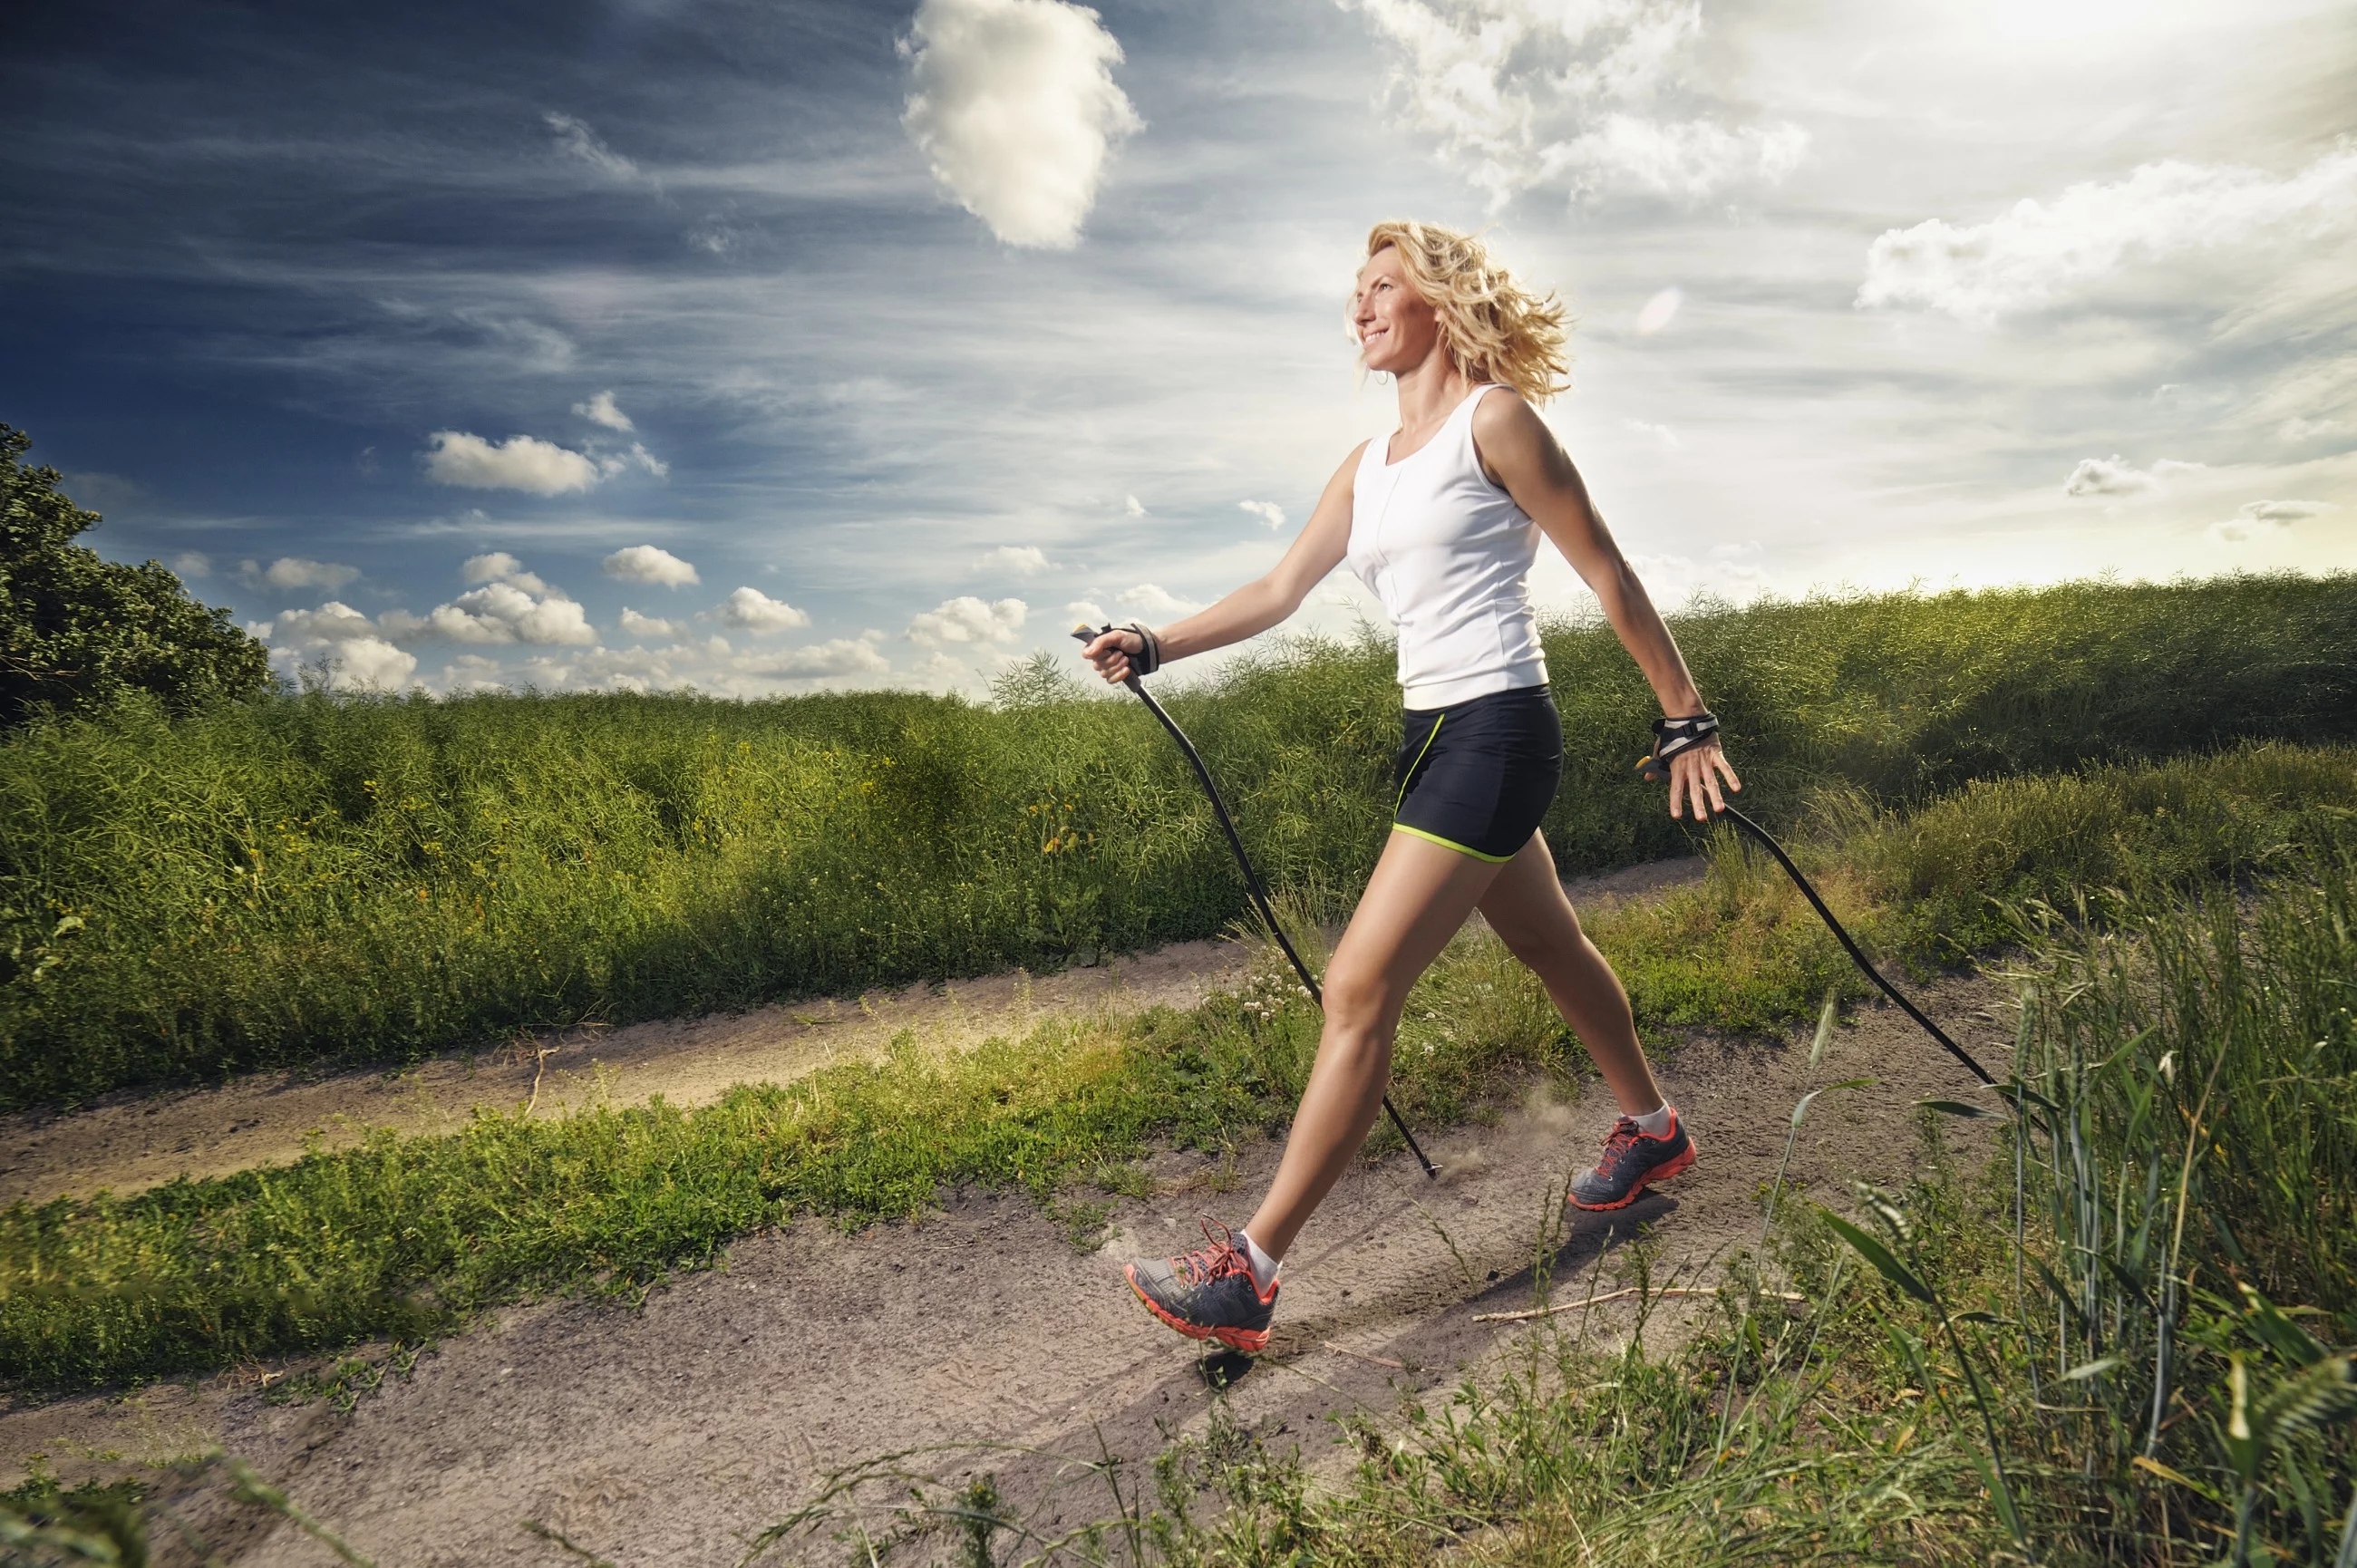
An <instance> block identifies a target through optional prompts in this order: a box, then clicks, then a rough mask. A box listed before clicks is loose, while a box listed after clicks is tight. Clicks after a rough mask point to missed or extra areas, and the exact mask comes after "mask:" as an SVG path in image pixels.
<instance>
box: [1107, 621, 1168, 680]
mask: <svg viewBox="0 0 2357 1568" xmlns="http://www.w3.org/2000/svg"><path fill="white" fill-rule="evenodd" d="M1105 629H1106V630H1107V631H1134V632H1135V633H1137V639H1138V640H1139V641H1140V642H1143V643H1144V644H1146V647H1145V649H1144V650H1142V651H1140V652H1136V653H1133V654H1131V655H1130V656H1129V667H1130V669H1132V670H1133V671H1136V672H1137V673H1138V674H1140V675H1151V674H1153V673H1154V672H1155V671H1157V670H1159V669H1161V668H1162V639H1160V638H1158V637H1157V636H1155V635H1154V628H1152V627H1150V626H1147V625H1146V623H1145V622H1143V621H1135V620H1134V621H1131V622H1130V623H1129V624H1128V625H1126V626H1114V627H1107V628H1105Z"/></svg>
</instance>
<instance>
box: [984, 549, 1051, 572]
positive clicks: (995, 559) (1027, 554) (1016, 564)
mask: <svg viewBox="0 0 2357 1568" xmlns="http://www.w3.org/2000/svg"><path fill="white" fill-rule="evenodd" d="M1055 567H1056V564H1055V563H1054V562H1053V561H1050V560H1049V559H1048V553H1047V552H1046V551H1044V550H1042V549H1040V548H1039V546H1038V545H1036V544H1002V545H1000V546H999V547H998V548H997V549H996V550H990V551H985V552H984V553H983V554H982V556H981V557H980V558H979V559H978V560H976V561H975V562H974V570H975V571H977V572H1012V573H1014V574H1015V575H1017V576H1018V577H1036V576H1038V575H1039V574H1040V573H1042V572H1052V571H1054V570H1055Z"/></svg>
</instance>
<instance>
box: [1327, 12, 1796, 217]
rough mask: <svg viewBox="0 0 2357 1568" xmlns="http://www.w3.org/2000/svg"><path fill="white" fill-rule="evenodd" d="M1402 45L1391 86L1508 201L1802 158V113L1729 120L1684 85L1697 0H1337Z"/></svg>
mask: <svg viewBox="0 0 2357 1568" xmlns="http://www.w3.org/2000/svg"><path fill="white" fill-rule="evenodd" d="M1342 3H1343V4H1344V5H1346V6H1349V7H1351V8H1353V9H1356V10H1359V11H1361V12H1363V13H1364V14H1365V15H1366V17H1367V20H1368V21H1369V23H1371V24H1372V26H1373V27H1374V30H1375V31H1376V33H1377V34H1379V35H1380V36H1381V37H1382V38H1383V39H1384V40H1385V41H1386V42H1387V43H1389V44H1390V45H1391V46H1392V48H1393V49H1394V56H1395V59H1396V64H1395V66H1394V70H1393V72H1392V78H1391V86H1392V90H1393V91H1394V93H1395V94H1396V95H1397V97H1398V98H1399V100H1400V102H1402V103H1403V104H1404V106H1405V108H1406V110H1407V113H1408V115H1409V118H1410V119H1412V120H1413V121H1415V123H1416V124H1419V125H1421V126H1422V127H1423V128H1424V129H1426V130H1427V131H1430V132H1432V133H1434V134H1436V135H1437V136H1438V138H1439V140H1440V144H1441V146H1442V149H1443V150H1444V151H1445V152H1446V153H1447V154H1448V156H1451V157H1453V158H1455V159H1456V160H1457V161H1458V162H1459V163H1461V164H1463V165H1464V166H1466V167H1467V168H1468V170H1469V172H1470V174H1471V176H1472V178H1473V182H1474V183H1475V184H1476V185H1478V186H1480V187H1481V188H1483V189H1484V190H1486V191H1488V192H1489V194H1490V199H1491V205H1492V206H1493V207H1502V206H1503V205H1504V204H1505V203H1506V202H1507V201H1508V200H1510V199H1512V198H1513V197H1514V196H1515V195H1517V194H1518V193H1520V192H1522V191H1525V190H1530V189H1534V188H1538V187H1541V186H1553V185H1560V186H1563V187H1565V188H1567V189H1569V190H1571V191H1572V192H1574V193H1587V192H1610V191H1627V190H1641V191H1648V192H1652V193H1653V194H1656V195H1663V196H1673V197H1679V198H1683V199H1697V198H1701V197H1705V196H1708V195H1710V194H1712V193H1713V192H1715V191H1719V190H1723V189H1726V188H1729V187H1732V186H1736V185H1739V184H1743V183H1746V182H1749V181H1754V180H1764V181H1770V182H1773V181H1776V180H1781V179H1782V178H1783V177H1785V176H1786V175H1788V174H1790V173H1792V170H1793V169H1794V168H1795V167H1797V166H1799V164H1800V161H1801V159H1802V157H1803V155H1804V154H1805V153H1806V152H1807V149H1808V136H1807V134H1806V133H1805V132H1803V130H1801V129H1800V127H1798V126H1796V125H1790V124H1771V125H1744V124H1735V125H1729V124H1721V123H1720V122H1719V121H1718V120H1717V119H1715V118H1712V117H1711V116H1709V115H1707V114H1698V113H1686V112H1684V107H1683V106H1682V104H1681V102H1680V99H1679V94H1678V89H1679V87H1680V84H1681V81H1682V79H1683V77H1684V74H1685V69H1684V67H1685V59H1686V56H1687V54H1688V53H1689V51H1690V50H1691V48H1692V47H1693V45H1694V44H1695V40H1696V39H1697V38H1700V36H1701V33H1702V7H1701V5H1700V4H1699V3H1698V0H1579V3H1577V4H1565V3H1564V0H1342Z"/></svg>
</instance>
